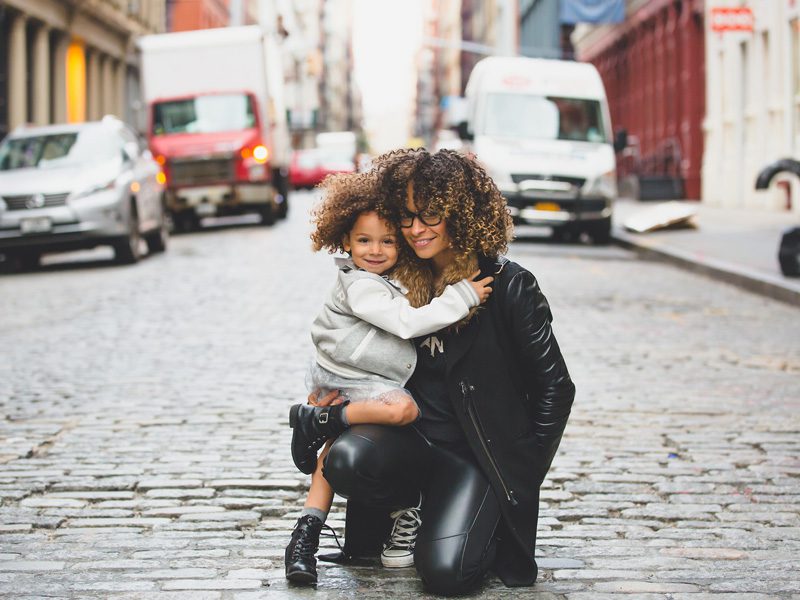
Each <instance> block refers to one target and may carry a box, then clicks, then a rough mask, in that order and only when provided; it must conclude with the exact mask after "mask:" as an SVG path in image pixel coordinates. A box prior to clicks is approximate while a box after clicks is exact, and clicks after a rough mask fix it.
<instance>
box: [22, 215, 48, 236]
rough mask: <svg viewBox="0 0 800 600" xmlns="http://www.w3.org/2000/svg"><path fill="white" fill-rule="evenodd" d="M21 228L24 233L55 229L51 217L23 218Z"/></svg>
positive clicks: (44, 231)
mask: <svg viewBox="0 0 800 600" xmlns="http://www.w3.org/2000/svg"><path fill="white" fill-rule="evenodd" d="M19 228H20V230H21V231H22V233H47V232H48V231H51V230H52V229H53V223H52V221H50V218H49V217H31V218H30V219H22V221H20V222H19Z"/></svg>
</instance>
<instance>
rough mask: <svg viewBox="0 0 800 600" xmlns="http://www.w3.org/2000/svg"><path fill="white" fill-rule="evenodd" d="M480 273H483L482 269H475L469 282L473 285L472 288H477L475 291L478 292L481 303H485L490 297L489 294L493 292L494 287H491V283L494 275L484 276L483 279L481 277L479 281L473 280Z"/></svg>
mask: <svg viewBox="0 0 800 600" xmlns="http://www.w3.org/2000/svg"><path fill="white" fill-rule="evenodd" d="M480 274H481V272H480V271H475V272H474V273H473V274H472V276H471V277H470V278H469V284H470V285H471V286H472V289H474V290H475V293H476V294H478V298H480V303H481V304H483V303H484V302H486V300H487V299H488V298H489V294H491V293H492V288H491V287H489V284H490V283H492V282H493V281H494V277H484V278H483V279H479V280H478V281H473V279H475V278H476V277H477V276H478V275H480Z"/></svg>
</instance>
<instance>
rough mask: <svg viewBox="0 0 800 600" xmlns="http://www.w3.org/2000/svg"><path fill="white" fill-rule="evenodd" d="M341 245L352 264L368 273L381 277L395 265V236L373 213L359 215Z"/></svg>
mask: <svg viewBox="0 0 800 600" xmlns="http://www.w3.org/2000/svg"><path fill="white" fill-rule="evenodd" d="M342 245H343V246H344V249H345V250H346V251H347V252H349V253H350V255H351V256H352V258H353V264H355V266H357V267H358V268H359V269H364V270H365V271H369V272H370V273H375V274H376V275H383V274H384V273H386V271H388V270H389V269H391V268H392V267H393V266H395V265H396V264H397V234H396V233H395V230H394V228H393V227H392V226H391V225H389V223H387V222H386V221H384V220H383V219H381V218H380V217H379V216H378V214H377V213H375V212H365V213H362V214H360V215H359V217H358V219H356V222H355V224H354V225H353V228H352V229H351V230H350V233H349V234H348V235H346V236H345V238H344V242H343V244H342Z"/></svg>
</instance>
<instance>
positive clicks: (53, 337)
mask: <svg viewBox="0 0 800 600" xmlns="http://www.w3.org/2000/svg"><path fill="white" fill-rule="evenodd" d="M312 198H313V197H312V195H311V194H309V193H299V194H295V195H294V196H293V198H292V212H291V214H290V215H289V218H288V219H287V220H286V221H280V222H278V223H277V224H276V225H275V226H273V227H262V226H260V225H254V224H247V225H237V226H224V227H216V228H211V229H207V230H205V231H202V232H198V233H193V234H187V235H182V236H174V237H172V238H171V240H170V247H169V250H168V251H167V252H166V253H165V254H163V255H159V256H155V257H152V258H146V259H145V260H143V261H142V262H141V263H140V264H138V265H135V266H130V267H117V266H113V265H111V264H110V263H108V262H105V257H110V256H111V255H110V253H109V254H104V253H103V252H104V251H102V250H98V251H95V252H92V253H84V254H80V255H77V256H78V257H80V260H78V261H77V262H76V260H75V259H74V258H73V257H74V256H76V255H68V256H65V257H52V258H48V259H47V260H46V261H45V264H44V266H43V267H42V268H41V269H39V270H37V271H35V272H32V273H21V274H4V275H1V276H0V337H2V340H3V360H2V362H0V410H1V411H2V417H3V418H2V421H0V500H1V501H2V504H1V505H0V595H4V596H7V597H13V598H44V597H46V598H62V597H63V598H98V599H99V598H107V597H112V596H113V597H114V598H131V599H133V598H137V599H143V600H162V599H176V600H177V599H180V600H183V599H186V600H206V599H209V600H210V599H220V600H223V599H235V600H256V599H261V598H263V599H272V598H342V597H345V598H360V599H369V598H384V597H386V596H387V595H389V594H391V596H392V597H393V598H395V599H396V600H403V599H411V598H420V597H425V595H424V594H423V592H422V587H421V585H420V583H419V581H418V579H417V578H416V574H415V572H414V570H413V569H400V570H385V569H382V568H379V567H378V566H376V567H374V568H369V567H347V568H343V567H339V566H333V565H325V564H324V563H323V564H322V566H321V574H320V583H319V584H318V586H317V587H316V588H302V587H293V586H289V585H288V584H287V582H286V580H285V579H284V576H283V549H284V546H285V544H286V543H287V541H288V537H289V532H290V529H291V527H292V526H293V523H294V520H295V519H296V517H297V515H298V513H299V509H300V508H301V506H302V501H303V498H304V493H305V489H306V485H307V483H308V478H307V477H306V476H303V475H300V474H299V473H298V472H297V471H296V469H295V468H294V466H293V464H292V460H291V457H290V453H289V440H290V437H291V430H290V429H289V427H288V408H289V406H290V405H291V404H293V403H295V402H298V401H301V400H302V399H303V398H304V396H305V389H304V384H303V376H304V373H305V369H306V365H307V362H308V361H309V360H310V357H311V342H310V338H309V335H308V327H309V325H310V323H311V320H312V319H313V317H314V315H315V314H316V312H317V310H318V308H319V306H320V304H321V301H322V298H323V295H324V294H325V293H326V291H327V289H328V287H329V285H330V284H331V283H332V282H333V280H334V277H335V274H334V266H333V263H332V259H331V258H330V257H329V256H327V255H314V254H312V252H311V251H310V241H309V240H308V235H307V234H308V229H309V225H308V218H307V208H308V206H309V205H310V203H311V200H312ZM510 256H511V258H513V259H515V260H517V261H519V262H520V263H521V264H523V265H524V266H526V267H528V268H529V269H531V270H532V271H533V272H534V273H535V274H536V275H537V277H538V278H539V281H540V283H541V285H542V288H543V289H544V292H545V294H546V295H547V296H548V298H549V300H550V302H551V305H552V308H553V312H554V314H555V322H554V327H555V331H556V334H557V336H558V339H559V342H560V344H561V347H562V350H563V352H564V354H565V357H566V359H567V364H568V365H569V367H570V370H571V372H572V375H573V378H574V380H575V383H576V386H577V389H578V394H577V397H576V401H575V405H574V407H573V413H572V417H571V419H570V422H569V424H568V426H567V430H566V433H565V436H564V439H563V441H562V444H561V448H560V450H559V453H558V455H557V457H556V461H555V463H554V466H553V469H552V470H551V471H550V474H549V476H548V478H547V479H546V481H545V486H544V489H543V491H542V500H543V505H542V506H543V508H542V511H541V514H540V520H539V536H538V545H537V554H538V556H539V565H540V577H539V581H538V582H537V584H536V587H534V588H532V589H524V588H523V589H514V590H510V589H507V588H504V587H503V586H502V584H501V583H500V582H499V580H498V579H496V578H495V577H491V578H490V579H488V580H487V582H486V584H485V585H484V587H483V588H482V590H481V592H480V594H475V595H474V596H475V597H477V596H480V597H482V598H504V599H505V598H526V599H527V598H534V599H541V600H545V599H546V600H556V599H567V600H604V599H606V598H621V597H623V596H627V597H634V598H637V599H643V600H649V599H671V600H702V599H705V598H710V597H712V596H713V597H715V598H734V599H740V600H756V599H758V600H760V599H762V598H787V599H788V598H792V599H800V560H798V556H800V515H799V513H800V508H799V507H800V410H798V408H800V318H798V317H800V313H798V310H797V309H796V308H793V307H791V306H788V305H786V304H782V303H779V302H775V301H772V300H769V299H767V298H764V297H760V296H756V295H753V294H750V293H748V292H745V291H742V290H740V289H738V288H735V287H732V286H729V285H727V284H723V283H718V282H714V281H711V280H709V279H706V278H704V277H702V276H699V275H694V274H691V273H687V272H685V271H681V270H679V269H677V268H675V267H673V266H670V265H668V264H665V263H660V262H648V261H644V260H641V259H639V258H638V257H637V255H636V254H634V253H632V252H629V251H627V250H623V249H620V248H616V247H613V246H610V247H591V246H572V245H566V244H555V245H551V244H542V243H539V242H535V241H530V240H523V241H518V242H515V244H514V245H513V246H512V249H511V252H510ZM96 258H98V259H97V260H96ZM84 259H85V260H84ZM343 506H344V504H343V501H341V500H340V499H338V498H337V502H336V506H335V508H334V514H333V515H332V517H331V519H329V523H330V524H331V525H333V526H334V527H336V528H337V529H338V530H339V531H340V532H341V530H342V527H343ZM326 545H328V546H330V545H331V542H330V541H328V542H327V543H326Z"/></svg>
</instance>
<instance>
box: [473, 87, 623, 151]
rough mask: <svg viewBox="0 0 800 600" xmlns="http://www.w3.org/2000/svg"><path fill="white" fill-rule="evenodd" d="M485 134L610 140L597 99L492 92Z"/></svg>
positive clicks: (534, 137) (529, 137)
mask: <svg viewBox="0 0 800 600" xmlns="http://www.w3.org/2000/svg"><path fill="white" fill-rule="evenodd" d="M483 133H484V134H486V135H494V136H501V137H513V138H527V139H545V140H547V139H550V140H556V139H557V140H572V141H577V142H595V143H597V142H608V141H609V137H608V135H609V132H607V131H606V128H605V125H604V123H603V116H602V110H601V105H600V102H599V101H598V100H587V99H584V98H560V97H555V96H536V95H533V94H489V95H488V98H487V102H486V119H485V123H484V126H483Z"/></svg>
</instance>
